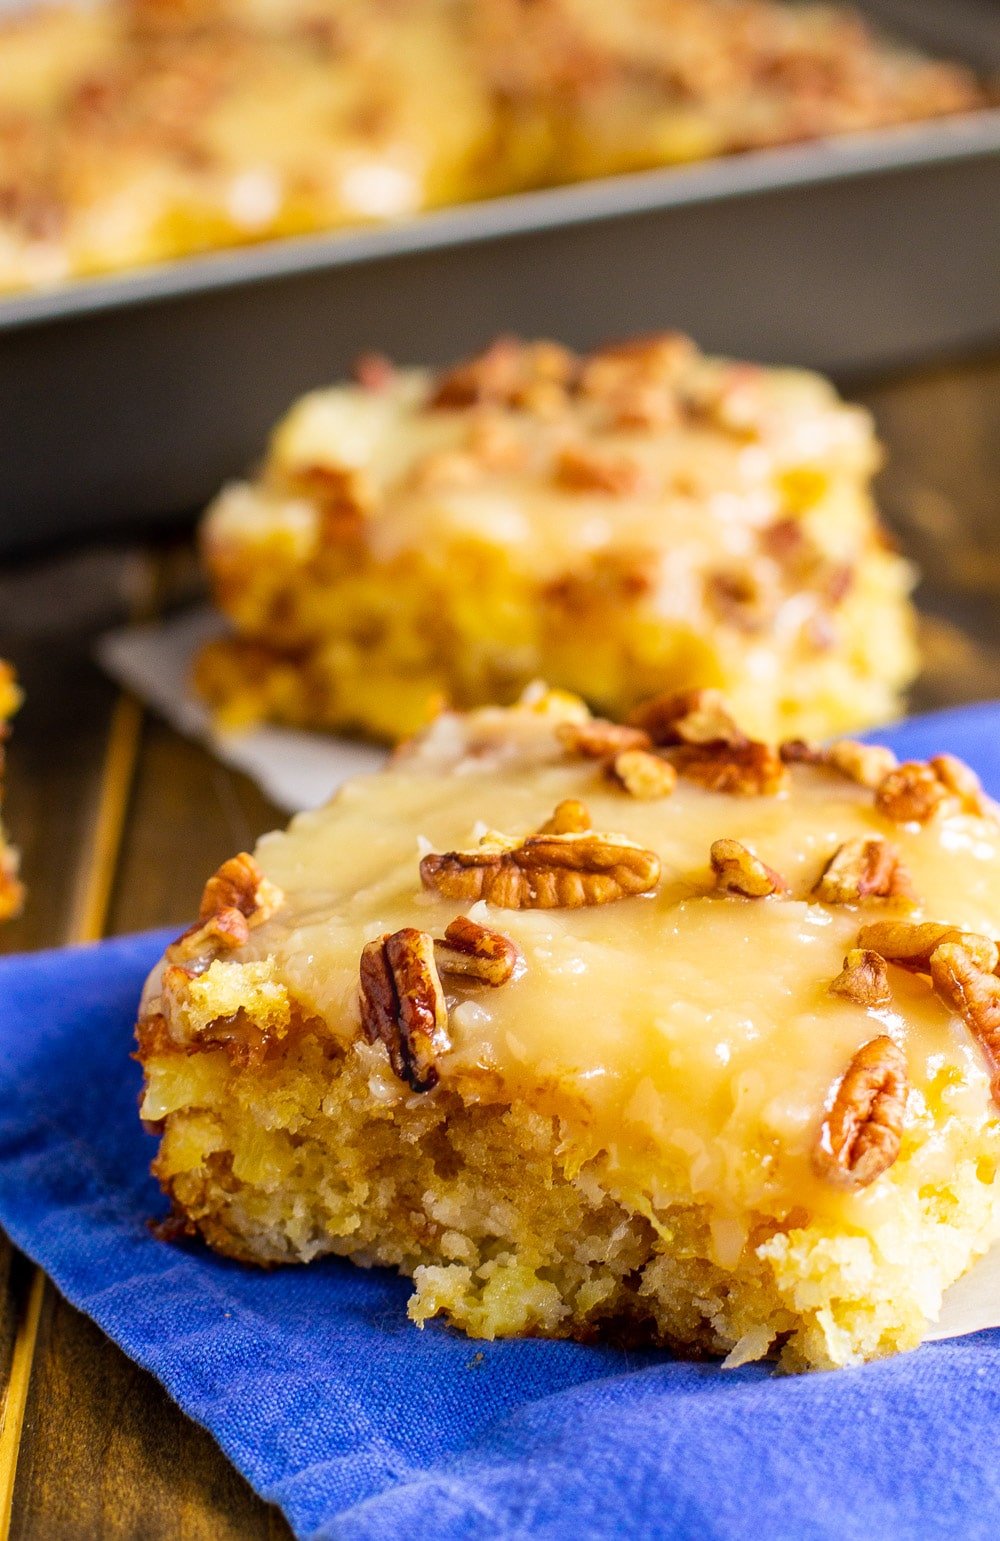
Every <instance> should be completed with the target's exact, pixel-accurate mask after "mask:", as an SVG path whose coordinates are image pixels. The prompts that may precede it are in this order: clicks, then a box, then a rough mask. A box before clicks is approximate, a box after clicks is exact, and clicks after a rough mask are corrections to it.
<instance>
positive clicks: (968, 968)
mask: <svg viewBox="0 0 1000 1541" xmlns="http://www.w3.org/2000/svg"><path fill="white" fill-rule="evenodd" d="M931 979H932V980H933V982H934V988H935V990H936V991H937V993H938V995H940V997H941V999H942V1000H943V1001H944V1002H945V1004H946V1005H947V1006H950V1007H951V1009H952V1011H956V1012H958V1013H959V1015H960V1016H961V1017H962V1018H963V1019H964V1020H965V1023H966V1025H967V1026H968V1028H969V1031H970V1032H971V1033H972V1036H973V1037H974V1038H975V1039H976V1042H977V1043H978V1044H979V1045H980V1046H981V1048H982V1050H983V1053H984V1054H985V1056H986V1062H987V1064H988V1066H989V1070H990V1075H991V1077H992V1085H991V1088H990V1089H991V1092H992V1094H993V1100H994V1102H1000V1075H998V1072H1000V979H998V978H997V976H996V975H995V974H994V973H992V972H990V971H988V970H987V969H984V968H981V967H980V966H979V964H978V963H977V961H976V959H975V958H974V957H973V956H972V954H971V953H970V952H969V951H968V949H967V948H965V947H963V946H961V945H959V944H958V943H957V942H943V943H942V944H941V946H940V947H936V948H935V949H934V952H933V953H932V954H931Z"/></svg>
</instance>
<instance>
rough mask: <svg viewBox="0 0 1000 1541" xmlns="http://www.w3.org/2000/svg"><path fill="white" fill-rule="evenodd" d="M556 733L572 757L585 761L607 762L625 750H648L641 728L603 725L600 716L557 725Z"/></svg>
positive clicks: (645, 737) (617, 723) (647, 740)
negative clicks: (573, 755)
mask: <svg viewBox="0 0 1000 1541" xmlns="http://www.w3.org/2000/svg"><path fill="white" fill-rule="evenodd" d="M556 734H557V736H558V738H559V742H560V743H561V744H564V745H565V747H566V748H567V749H568V750H570V752H571V753H572V754H579V755H583V756H584V758H585V759H588V760H610V759H611V758H612V756H613V755H616V754H621V753H622V752H623V751H624V750H626V749H648V748H649V745H650V741H649V734H648V733H644V732H643V731H642V729H641V728H630V727H626V725H625V724H624V723H621V722H607V721H606V720H605V718H603V717H592V718H591V719H590V720H589V721H588V722H561V723H560V724H559V726H558V727H557V728H556Z"/></svg>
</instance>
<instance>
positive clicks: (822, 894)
mask: <svg viewBox="0 0 1000 1541" xmlns="http://www.w3.org/2000/svg"><path fill="white" fill-rule="evenodd" d="M813 894H814V895H815V897H816V898H817V899H821V900H822V901H823V903H824V904H857V903H859V902H860V901H861V900H862V899H912V898H913V884H912V883H911V881H910V875H909V873H908V872H907V870H906V868H905V867H904V865H903V862H902V858H901V857H900V854H899V852H898V851H897V850H896V847H895V846H894V845H892V844H891V843H890V841H888V840H883V839H882V836H881V835H868V836H859V837H858V838H857V839H855V840H845V841H844V844H843V845H840V846H838V847H837V849H836V850H835V851H834V853H833V855H832V856H831V857H830V860H829V861H828V862H827V864H826V866H825V867H824V868H823V872H822V875H821V877H820V879H819V881H818V883H817V884H816V886H815V888H814V889H813Z"/></svg>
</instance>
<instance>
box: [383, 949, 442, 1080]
mask: <svg viewBox="0 0 1000 1541" xmlns="http://www.w3.org/2000/svg"><path fill="white" fill-rule="evenodd" d="M361 1030H362V1032H363V1033H364V1036H365V1038H366V1039H367V1041H368V1042H369V1043H383V1044H385V1047H386V1050H387V1051H388V1054H389V1063H390V1065H391V1066H392V1068H393V1071H394V1072H395V1074H396V1075H397V1076H398V1077H399V1079H400V1080H401V1081H405V1082H406V1084H407V1085H408V1086H409V1087H410V1088H411V1089H412V1090H413V1091H415V1092H429V1091H430V1090H431V1089H432V1088H433V1087H435V1086H436V1085H437V1083H438V1079H439V1073H438V1069H437V1064H436V1060H437V1058H438V1057H439V1056H440V1055H441V1054H444V1053H446V1052H447V1051H448V1049H449V1048H450V1047H451V1044H450V1041H449V1038H448V1008H447V1003H446V1001H445V998H444V990H443V989H442V988H441V980H440V978H439V977H438V971H437V965H436V963H435V961H434V943H433V941H432V939H431V938H430V937H429V936H428V935H427V934H426V932H424V931H415V930H413V929H412V927H406V928H405V929H404V930H402V931H394V932H393V933H392V934H391V935H388V934H387V935H385V936H383V937H382V938H381V939H380V940H378V941H375V942H369V943H368V944H367V945H366V946H365V947H364V949H363V950H362V953H361Z"/></svg>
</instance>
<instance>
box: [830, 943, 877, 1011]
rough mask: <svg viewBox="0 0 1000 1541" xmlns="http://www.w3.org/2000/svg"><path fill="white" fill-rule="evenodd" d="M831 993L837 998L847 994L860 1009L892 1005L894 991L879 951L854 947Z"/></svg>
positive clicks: (831, 988) (831, 987) (845, 960)
mask: <svg viewBox="0 0 1000 1541" xmlns="http://www.w3.org/2000/svg"><path fill="white" fill-rule="evenodd" d="M830 990H831V991H832V993H833V994H834V995H846V996H847V999H848V1000H849V1001H854V1002H855V1004H856V1005H858V1006H888V1005H889V1003H890V1002H891V1000H892V992H891V990H890V989H889V974H888V970H887V969H886V966H885V959H884V958H883V957H882V956H881V955H880V954H879V953H877V952H870V951H867V950H866V949H864V948H861V947H852V948H851V951H850V952H849V953H848V954H847V957H846V958H845V959H844V968H843V972H842V973H840V974H838V975H837V977H836V979H835V980H834V981H833V982H832V984H831V985H830Z"/></svg>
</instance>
